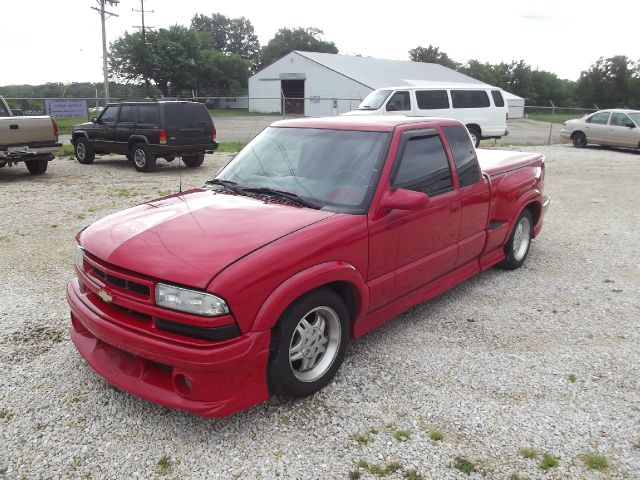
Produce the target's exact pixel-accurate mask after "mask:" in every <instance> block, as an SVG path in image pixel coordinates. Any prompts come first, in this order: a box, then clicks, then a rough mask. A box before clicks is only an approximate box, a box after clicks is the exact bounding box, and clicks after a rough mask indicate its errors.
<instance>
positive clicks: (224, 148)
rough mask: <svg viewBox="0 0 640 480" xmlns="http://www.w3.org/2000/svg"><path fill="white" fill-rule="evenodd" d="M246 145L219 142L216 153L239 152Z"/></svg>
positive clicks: (243, 143) (242, 143)
mask: <svg viewBox="0 0 640 480" xmlns="http://www.w3.org/2000/svg"><path fill="white" fill-rule="evenodd" d="M245 145H246V143H245V142H220V145H218V149H217V150H216V152H220V153H235V152H239V151H240V150H242V149H243V148H244V146H245Z"/></svg>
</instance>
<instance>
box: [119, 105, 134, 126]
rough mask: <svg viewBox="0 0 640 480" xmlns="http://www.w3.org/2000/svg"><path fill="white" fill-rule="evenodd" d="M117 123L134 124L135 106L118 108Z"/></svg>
mask: <svg viewBox="0 0 640 480" xmlns="http://www.w3.org/2000/svg"><path fill="white" fill-rule="evenodd" d="M118 121H119V122H135V121H136V106H135V105H122V106H121V107H120V118H119V119H118Z"/></svg>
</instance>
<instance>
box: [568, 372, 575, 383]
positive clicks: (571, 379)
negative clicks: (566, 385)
mask: <svg viewBox="0 0 640 480" xmlns="http://www.w3.org/2000/svg"><path fill="white" fill-rule="evenodd" d="M567 378H568V379H569V381H570V382H571V383H576V379H577V377H576V376H575V374H574V373H572V374H571V375H569V376H568V377H567Z"/></svg>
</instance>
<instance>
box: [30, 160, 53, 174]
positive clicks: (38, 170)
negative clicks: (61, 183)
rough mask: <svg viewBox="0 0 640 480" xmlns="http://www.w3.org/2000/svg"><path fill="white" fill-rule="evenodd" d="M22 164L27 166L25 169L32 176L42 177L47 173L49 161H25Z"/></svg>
mask: <svg viewBox="0 0 640 480" xmlns="http://www.w3.org/2000/svg"><path fill="white" fill-rule="evenodd" d="M24 163H26V164H27V169H28V170H29V173H30V174H32V175H42V174H43V173H44V172H46V171H47V167H48V166H49V160H46V159H40V160H27V161H26V162H24Z"/></svg>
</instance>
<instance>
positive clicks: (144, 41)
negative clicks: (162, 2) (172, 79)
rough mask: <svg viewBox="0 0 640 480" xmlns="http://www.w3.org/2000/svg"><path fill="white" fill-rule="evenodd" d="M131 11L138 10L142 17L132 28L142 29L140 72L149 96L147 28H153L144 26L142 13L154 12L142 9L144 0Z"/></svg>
mask: <svg viewBox="0 0 640 480" xmlns="http://www.w3.org/2000/svg"><path fill="white" fill-rule="evenodd" d="M131 11H132V12H138V13H139V14H140V15H141V17H142V26H140V25H134V26H133V28H140V29H142V74H143V76H144V86H145V92H146V95H147V96H149V72H148V71H147V28H153V27H145V25H144V14H145V13H155V12H154V11H153V10H145V9H144V0H140V10H136V9H135V8H132V9H131Z"/></svg>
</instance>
